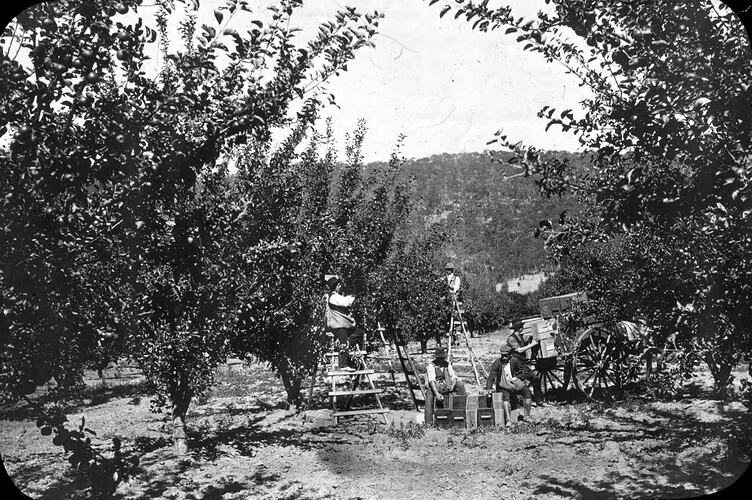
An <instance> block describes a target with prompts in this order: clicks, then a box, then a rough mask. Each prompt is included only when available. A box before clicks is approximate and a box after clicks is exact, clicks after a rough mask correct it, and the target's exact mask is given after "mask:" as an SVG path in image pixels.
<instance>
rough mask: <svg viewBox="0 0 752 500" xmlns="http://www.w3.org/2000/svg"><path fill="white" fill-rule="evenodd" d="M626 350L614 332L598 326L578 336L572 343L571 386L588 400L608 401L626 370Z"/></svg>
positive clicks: (618, 335) (627, 363)
mask: <svg viewBox="0 0 752 500" xmlns="http://www.w3.org/2000/svg"><path fill="white" fill-rule="evenodd" d="M628 354H629V353H628V347H627V346H626V345H625V343H624V338H623V336H622V335H621V334H620V333H619V332H618V331H617V330H616V329H609V328H605V327H602V326H597V327H591V328H588V329H587V330H585V331H584V332H582V333H581V334H580V335H579V336H578V337H577V339H576V340H575V343H574V352H573V369H574V370H573V371H574V373H573V379H574V385H575V387H577V389H579V390H580V391H581V392H582V393H583V394H584V395H585V396H586V397H587V398H588V399H612V398H613V397H614V396H616V395H617V394H618V393H619V392H620V391H621V389H622V386H623V385H624V379H625V375H626V374H627V373H628V372H629V370H630V362H629V355H628Z"/></svg>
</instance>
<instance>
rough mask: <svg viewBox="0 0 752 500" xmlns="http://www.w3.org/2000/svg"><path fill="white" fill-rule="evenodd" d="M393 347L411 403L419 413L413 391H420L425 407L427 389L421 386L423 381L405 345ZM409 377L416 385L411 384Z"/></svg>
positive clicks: (418, 406)
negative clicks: (395, 350) (403, 375)
mask: <svg viewBox="0 0 752 500" xmlns="http://www.w3.org/2000/svg"><path fill="white" fill-rule="evenodd" d="M395 347H396V349H397V356H399V360H400V364H401V365H402V372H403V373H404V374H405V381H406V382H407V387H408V388H409V389H410V396H412V398H413V403H415V409H416V410H417V411H420V405H419V403H418V398H417V397H416V395H415V391H418V390H419V391H420V393H421V395H422V396H423V404H424V405H425V401H426V391H427V390H428V389H427V388H426V386H425V385H423V381H422V380H421V378H420V375H419V374H418V369H417V365H416V364H415V361H413V358H411V357H410V352H409V351H408V349H407V345H402V346H401V345H399V344H397V343H395ZM403 351H404V352H403ZM411 377H415V380H416V381H417V384H416V383H413V380H412V378H411ZM416 386H417V387H416Z"/></svg>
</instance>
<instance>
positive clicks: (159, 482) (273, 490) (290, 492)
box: [113, 458, 316, 500]
mask: <svg viewBox="0 0 752 500" xmlns="http://www.w3.org/2000/svg"><path fill="white" fill-rule="evenodd" d="M196 467H197V464H196V463H195V462H194V461H193V460H192V459H191V458H186V459H184V460H182V461H180V462H179V463H178V465H177V467H176V468H175V469H174V470H172V471H171V472H168V473H164V472H160V471H159V470H155V469H150V470H149V471H147V472H146V473H144V474H142V475H141V476H139V478H140V479H141V480H143V481H144V483H145V484H146V488H145V489H144V490H141V491H139V497H140V498H165V497H176V496H182V497H183V498H186V499H190V500H197V499H202V500H211V499H220V498H225V496H226V495H233V494H238V493H241V492H242V496H241V497H240V498H257V497H262V496H263V497H265V498H266V497H269V498H279V499H288V500H294V499H298V498H311V497H313V496H315V495H316V491H315V489H312V488H308V487H305V486H304V485H303V484H302V483H300V482H299V481H293V480H286V479H285V478H284V477H283V476H281V475H280V474H277V473H274V472H270V471H269V470H267V468H266V467H265V466H264V465H263V464H262V465H259V466H257V467H256V469H255V470H251V471H249V472H248V474H247V475H244V476H243V477H242V478H236V477H235V476H233V475H226V476H221V477H214V478H211V483H212V484H209V485H207V484H206V482H205V481H202V480H201V479H200V478H197V479H198V480H196V479H194V475H192V474H189V473H188V472H189V471H193V470H194V469H195V468H196ZM129 496H131V495H130V494H128V493H125V492H116V494H115V495H114V497H113V498H126V497H129Z"/></svg>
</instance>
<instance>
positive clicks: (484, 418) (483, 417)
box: [478, 408, 497, 427]
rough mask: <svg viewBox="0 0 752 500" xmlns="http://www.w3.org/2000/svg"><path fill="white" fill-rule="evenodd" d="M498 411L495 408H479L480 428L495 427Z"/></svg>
mask: <svg viewBox="0 0 752 500" xmlns="http://www.w3.org/2000/svg"><path fill="white" fill-rule="evenodd" d="M495 412H496V410H494V409H493V408H478V427H494V426H495V425H497V424H496V415H495Z"/></svg>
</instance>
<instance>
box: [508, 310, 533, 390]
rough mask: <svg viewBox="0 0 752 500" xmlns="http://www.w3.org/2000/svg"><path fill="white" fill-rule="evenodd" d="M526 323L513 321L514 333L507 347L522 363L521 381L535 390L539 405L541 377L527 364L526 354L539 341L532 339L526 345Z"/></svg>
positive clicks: (509, 338)
mask: <svg viewBox="0 0 752 500" xmlns="http://www.w3.org/2000/svg"><path fill="white" fill-rule="evenodd" d="M523 327H524V323H523V322H522V320H521V319H519V318H515V319H514V320H513V321H512V324H511V329H512V333H511V334H510V335H509V337H507V345H508V346H509V347H510V349H511V355H512V357H513V358H516V359H518V360H519V361H520V363H519V365H520V379H522V380H523V381H524V382H526V383H527V384H528V385H529V386H530V385H532V386H533V388H534V389H535V399H536V402H537V403H540V402H541V388H540V375H539V374H538V373H537V372H536V371H535V370H533V369H532V368H530V366H529V365H528V364H527V363H526V354H525V352H526V351H528V350H530V349H532V348H534V347H536V346H537V345H538V343H539V341H538V340H537V339H534V338H531V339H530V342H529V343H527V344H525V339H524V336H523V335H522V329H523Z"/></svg>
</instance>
